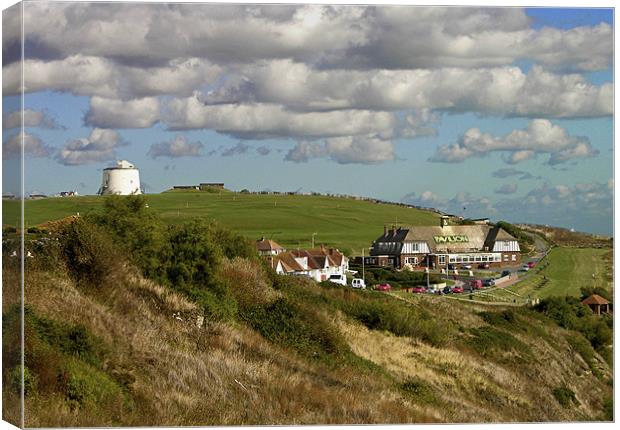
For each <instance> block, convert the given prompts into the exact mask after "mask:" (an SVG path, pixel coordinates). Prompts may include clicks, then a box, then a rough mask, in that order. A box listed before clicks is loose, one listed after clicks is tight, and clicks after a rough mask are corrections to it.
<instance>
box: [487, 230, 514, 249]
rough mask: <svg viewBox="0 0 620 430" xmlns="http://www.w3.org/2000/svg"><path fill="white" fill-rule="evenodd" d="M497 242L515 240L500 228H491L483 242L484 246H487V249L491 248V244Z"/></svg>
mask: <svg viewBox="0 0 620 430" xmlns="http://www.w3.org/2000/svg"><path fill="white" fill-rule="evenodd" d="M498 240H517V239H515V238H514V237H513V236H512V235H510V234H509V233H508V232H507V231H506V230H504V229H503V228H500V227H493V228H491V230H490V231H489V234H488V235H487V238H486V240H485V246H488V247H489V249H492V248H493V244H494V243H495V242H497V241H498Z"/></svg>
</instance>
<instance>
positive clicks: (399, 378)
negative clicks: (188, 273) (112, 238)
mask: <svg viewBox="0 0 620 430" xmlns="http://www.w3.org/2000/svg"><path fill="white" fill-rule="evenodd" d="M237 263H241V262H236V263H235V262H227V263H225V265H224V270H226V271H227V272H226V273H227V274H228V275H230V278H231V279H234V280H235V282H236V283H237V284H238V285H241V286H242V288H241V289H239V290H237V292H236V297H237V299H238V300H240V301H241V302H242V301H243V300H249V299H250V298H251V297H252V295H253V294H256V295H257V299H256V300H260V301H261V302H263V303H267V302H269V301H270V300H272V299H273V298H274V297H276V296H277V295H278V294H282V293H280V292H276V291H274V290H273V289H271V287H270V286H269V285H268V283H267V281H266V279H265V278H264V276H263V275H264V274H261V272H260V271H259V270H258V269H257V267H255V266H254V265H253V263H248V264H247V265H244V264H237ZM118 270H119V271H118V273H114V274H113V275H111V279H114V280H116V283H113V284H111V285H110V283H106V284H105V285H102V286H101V287H100V288H101V289H102V290H98V289H97V286H94V287H93V288H88V290H84V289H81V288H79V287H77V286H76V285H75V283H73V282H72V281H71V280H70V279H69V278H68V277H67V276H65V275H63V274H62V273H56V274H53V273H49V272H42V271H30V272H29V273H28V276H27V278H26V303H27V304H28V305H29V306H31V307H32V308H33V309H34V310H35V312H36V313H37V314H40V315H44V316H46V317H48V318H53V319H56V320H60V321H65V322H68V323H72V324H83V325H85V326H86V327H87V328H88V330H89V331H91V332H92V333H93V334H94V335H96V336H97V337H99V338H100V339H101V340H102V342H103V343H104V344H105V345H106V346H107V347H108V349H109V354H108V360H107V361H106V362H105V363H104V364H103V366H104V369H105V370H106V371H107V372H113V371H120V372H123V373H124V374H128V375H131V377H132V378H133V380H134V382H133V383H131V384H130V386H129V394H130V398H131V399H132V401H133V405H134V406H133V408H120V410H114V411H112V410H98V409H96V408H82V409H75V408H73V409H72V408H70V407H69V406H68V405H67V402H66V400H65V399H63V398H62V397H60V396H59V395H57V394H47V395H39V396H37V397H30V398H28V399H27V403H26V425H27V426H29V427H50V426H53V427H56V426H58V427H62V426H109V425H115V426H119V425H132V426H136V425H146V426H152V425H165V426H181V425H183V426H186V425H202V426H205V425H233V424H234V425H240V424H272V425H276V424H337V423H348V424H362V423H414V422H417V423H421V422H515V421H563V420H592V419H595V418H598V417H599V414H600V412H599V411H600V410H601V406H602V405H601V402H602V399H603V398H604V396H605V395H606V394H607V393H608V392H609V387H607V386H606V385H605V382H604V381H603V380H598V379H597V378H596V377H594V376H593V375H592V373H591V372H590V370H589V367H588V365H587V364H586V363H585V362H583V360H582V359H581V358H579V357H578V356H577V354H574V353H573V352H572V351H571V350H570V347H569V345H568V343H567V342H566V340H565V339H564V336H565V335H566V333H567V332H566V331H565V330H562V329H560V328H559V327H554V326H545V330H546V331H547V334H548V336H547V337H546V338H545V339H543V338H537V337H535V336H532V335H531V334H525V333H515V336H516V337H517V338H518V339H520V340H521V341H522V342H523V343H525V344H526V345H528V346H529V347H530V348H531V350H532V356H533V357H534V359H532V360H531V361H529V362H527V363H522V364H519V365H516V364H514V363H512V364H511V363H510V362H507V363H508V364H501V363H499V362H496V361H491V360H486V359H482V358H481V357H480V356H478V355H477V354H476V353H475V352H473V351H470V350H467V348H463V347H462V346H459V344H458V342H456V341H455V342H454V343H450V344H448V345H446V346H444V347H441V348H438V347H433V346H430V345H428V344H426V343H423V342H420V341H415V340H413V339H412V338H408V337H397V336H394V335H391V334H389V333H385V332H379V331H376V330H369V329H367V328H366V327H364V326H362V325H360V324H358V323H355V322H352V321H351V320H349V319H347V318H346V317H344V316H343V315H341V314H339V313H336V314H331V315H330V316H329V318H331V319H332V321H333V323H334V324H336V326H337V327H338V329H339V330H340V332H341V333H342V335H343V336H344V337H345V339H346V341H347V343H348V344H349V346H350V348H351V350H352V351H353V353H355V354H356V355H358V356H359V357H362V358H364V359H367V360H369V361H371V362H373V363H375V364H376V365H378V366H380V367H381V368H382V369H383V370H384V371H385V373H384V374H381V373H378V372H372V371H368V370H366V371H362V370H360V368H358V367H356V366H353V365H347V366H344V367H341V368H334V367H333V366H329V365H327V364H326V363H321V362H318V361H317V362H315V361H311V360H309V359H307V358H303V357H301V356H299V355H297V354H295V353H294V352H292V351H290V350H287V349H284V348H281V347H278V346H275V345H274V344H271V343H269V342H268V341H266V340H265V339H264V338H262V337H261V336H260V335H259V334H258V333H257V332H255V331H253V330H251V329H249V328H248V327H246V326H243V325H240V324H239V323H212V322H207V323H206V324H200V323H201V322H202V320H201V318H200V315H201V314H200V310H199V309H198V307H197V306H196V305H195V304H194V303H192V302H190V301H189V300H187V299H186V298H185V297H184V296H182V295H179V294H177V293H175V292H173V291H171V290H170V289H168V288H165V287H162V286H160V285H157V284H155V283H153V282H151V281H148V280H145V279H143V278H141V277H140V276H138V275H137V274H136V273H135V272H134V271H132V270H130V269H129V268H127V267H124V268H120V269H118ZM308 291H309V293H311V294H320V291H321V290H320V288H319V287H317V286H316V284H314V283H309V284H308ZM430 300H431V302H430V304H428V306H429V308H432V309H433V310H434V311H435V312H436V314H437V315H438V318H445V319H446V320H450V321H452V322H453V323H458V324H459V325H460V326H461V327H463V329H464V330H466V329H469V328H473V327H480V326H484V325H485V324H486V323H485V322H484V321H483V320H482V319H481V318H480V317H479V316H478V315H477V314H476V313H477V312H478V311H480V310H483V309H484V310H488V308H487V307H484V306H481V305H468V304H462V303H453V302H447V301H440V300H435V298H430ZM546 339H547V340H546ZM548 339H553V340H554V342H553V343H551V342H549V340H548ZM502 363H503V362H502ZM600 367H601V369H602V371H603V374H604V376H605V378H608V377H611V373H610V371H609V369H608V368H607V367H606V365H605V363H604V362H603V361H602V360H600ZM412 378H414V379H415V380H417V381H422V382H423V383H424V384H425V385H426V386H428V387H429V389H430V390H432V394H433V397H432V399H433V400H432V401H430V402H429V401H424V399H420V398H417V397H416V396H415V395H411V394H407V393H406V392H404V391H403V390H401V389H399V386H400V385H401V384H402V383H404V382H406V381H408V380H411V379H412ZM562 385H565V386H567V387H569V388H571V389H572V390H573V391H574V392H575V393H576V396H577V399H578V401H579V405H578V406H575V407H574V408H572V409H564V408H562V407H561V406H560V405H559V404H558V402H557V401H556V400H555V399H554V398H553V395H552V390H553V389H554V388H556V387H559V386H562ZM8 400H9V401H10V400H11V399H8Z"/></svg>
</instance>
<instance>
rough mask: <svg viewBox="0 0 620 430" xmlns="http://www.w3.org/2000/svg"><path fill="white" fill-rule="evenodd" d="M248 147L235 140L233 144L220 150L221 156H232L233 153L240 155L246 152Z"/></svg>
mask: <svg viewBox="0 0 620 430" xmlns="http://www.w3.org/2000/svg"><path fill="white" fill-rule="evenodd" d="M249 149H250V147H249V146H248V145H246V144H245V143H243V142H237V144H236V145H235V146H231V147H230V148H228V149H226V150H224V151H222V157H232V156H233V155H241V154H245V153H246V152H248V150H249Z"/></svg>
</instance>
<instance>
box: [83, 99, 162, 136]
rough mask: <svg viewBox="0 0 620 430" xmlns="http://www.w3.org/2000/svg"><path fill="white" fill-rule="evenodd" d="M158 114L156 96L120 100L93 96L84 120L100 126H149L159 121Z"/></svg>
mask: <svg viewBox="0 0 620 430" xmlns="http://www.w3.org/2000/svg"><path fill="white" fill-rule="evenodd" d="M159 116H160V115H159V100H158V99H157V98H156V97H146V98H143V99H135V100H129V101H122V100H118V99H109V98H104V97H97V96H94V97H91V99H90V108H89V110H88V112H87V113H86V116H85V117H84V122H85V123H86V124H87V125H89V126H93V127H101V128H149V127H152V126H153V125H154V124H155V123H156V122H157V121H159Z"/></svg>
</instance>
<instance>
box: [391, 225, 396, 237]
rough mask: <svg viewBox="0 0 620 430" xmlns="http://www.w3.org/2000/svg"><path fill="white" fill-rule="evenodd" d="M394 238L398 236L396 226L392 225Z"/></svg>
mask: <svg viewBox="0 0 620 430" xmlns="http://www.w3.org/2000/svg"><path fill="white" fill-rule="evenodd" d="M392 236H396V225H394V224H392Z"/></svg>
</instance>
